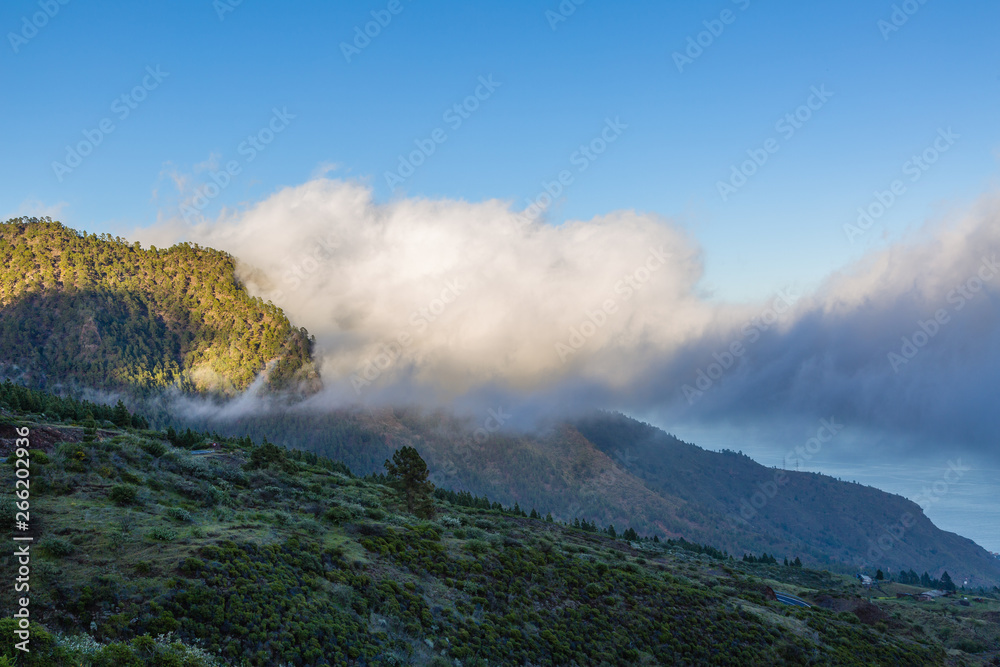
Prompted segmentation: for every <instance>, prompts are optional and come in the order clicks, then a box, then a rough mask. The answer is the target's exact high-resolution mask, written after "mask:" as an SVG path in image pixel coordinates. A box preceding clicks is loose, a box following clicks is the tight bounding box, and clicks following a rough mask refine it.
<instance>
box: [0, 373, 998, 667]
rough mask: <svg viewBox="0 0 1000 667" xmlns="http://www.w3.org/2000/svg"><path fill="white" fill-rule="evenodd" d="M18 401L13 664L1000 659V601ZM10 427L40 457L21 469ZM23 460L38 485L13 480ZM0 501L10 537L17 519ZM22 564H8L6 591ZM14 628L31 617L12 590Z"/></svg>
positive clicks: (0, 655)
mask: <svg viewBox="0 0 1000 667" xmlns="http://www.w3.org/2000/svg"><path fill="white" fill-rule="evenodd" d="M5 396H6V398H5V399H4V400H3V401H2V403H0V456H7V457H8V459H7V461H6V463H5V464H3V465H0V483H2V484H5V485H11V486H12V485H13V479H14V476H15V475H14V473H15V470H17V469H27V470H30V477H31V497H30V503H31V508H30V511H31V517H30V530H29V531H28V532H27V533H20V534H22V535H24V534H30V535H31V536H32V537H33V538H34V542H32V544H31V549H30V553H31V559H30V576H31V579H30V582H31V590H30V594H31V600H30V605H31V611H30V613H31V653H30V654H29V655H26V656H21V659H20V661H19V662H18V664H26V665H39V666H45V667H50V666H51V667H54V666H59V667H61V666H63V665H85V666H91V667H99V666H100V667H105V666H106V667H112V666H113V667H131V666H135V667H138V666H140V665H164V666H166V665H191V666H192V667H194V666H203V667H207V666H210V665H255V666H257V665H259V666H264V665H268V666H269V665H317V666H330V665H405V664H430V665H452V666H468V667H471V666H473V665H476V666H480V667H482V666H485V665H525V664H531V665H626V664H628V665H665V664H685V665H733V666H737V665H739V666H742V665H773V664H800V665H893V666H895V665H913V666H917V665H939V664H944V662H945V659H946V652H947V655H948V659H949V660H951V661H952V662H951V663H950V664H955V665H958V664H985V663H986V662H987V661H988V660H990V659H991V658H992V657H993V655H995V654H996V651H997V649H998V648H1000V633H998V632H997V631H996V628H995V626H994V625H990V619H992V618H994V616H995V615H996V614H998V613H1000V611H998V609H1000V605H998V602H997V600H996V594H997V593H1000V589H994V590H982V591H977V592H976V595H979V596H981V597H980V598H979V601H976V602H975V604H974V605H973V606H964V607H963V606H958V605H957V604H956V602H957V601H956V600H951V599H948V600H941V601H939V602H935V603H928V604H921V603H917V602H914V601H910V600H905V601H899V600H895V599H892V600H885V601H878V604H877V605H876V604H872V603H871V602H870V601H868V600H866V599H863V598H862V595H863V594H864V591H862V590H861V589H860V587H859V586H858V585H857V582H855V581H854V580H853V579H852V578H851V577H849V576H838V575H832V574H830V573H829V572H818V571H811V570H809V569H808V568H802V567H798V566H794V565H782V564H780V562H775V561H774V559H773V558H770V557H766V558H765V557H764V556H763V555H762V557H761V559H759V560H757V561H755V562H749V561H744V560H741V559H739V558H730V557H729V556H727V555H726V554H723V553H721V552H719V551H718V550H716V549H712V548H702V547H700V546H697V545H693V544H690V543H688V542H682V541H675V542H667V541H664V540H652V539H641V538H640V536H637V535H635V534H634V533H633V532H630V531H629V532H627V534H626V535H621V534H618V535H617V536H614V535H611V534H607V533H601V532H598V531H597V530H596V529H595V527H593V526H580V527H579V528H577V527H575V526H574V525H569V526H567V525H563V524H560V523H559V522H557V521H553V520H552V519H551V518H542V516H539V515H538V514H537V513H535V512H532V515H531V517H527V516H525V513H524V512H523V511H522V510H519V509H517V508H512V507H500V506H499V505H497V504H495V503H493V504H491V503H486V502H483V503H477V502H473V503H469V502H467V501H468V500H469V496H468V495H467V494H466V495H462V494H458V495H455V494H439V495H438V497H437V498H435V499H434V500H433V504H432V505H431V506H430V507H429V508H425V507H424V506H423V505H420V507H421V509H420V510H419V511H420V513H421V514H422V515H424V516H422V517H418V516H414V515H413V514H411V513H410V512H409V511H408V509H407V507H408V501H407V497H408V496H407V495H406V493H405V490H404V488H401V487H400V486H398V485H396V484H394V483H392V481H391V480H388V479H386V478H383V477H378V478H375V477H370V478H358V477H356V476H354V475H352V474H351V472H350V471H349V470H348V469H347V468H346V467H345V466H343V465H342V464H341V463H340V462H335V461H331V460H329V459H326V458H323V457H317V456H315V455H312V454H308V453H304V452H296V451H288V450H284V449H281V448H278V447H275V446H273V445H270V444H266V443H263V444H259V445H255V444H254V443H252V442H250V441H249V440H248V439H245V438H240V439H233V440H226V439H223V440H221V441H216V443H215V444H216V446H212V445H211V444H210V442H211V440H213V439H215V437H216V436H200V435H197V434H194V435H191V434H185V436H184V437H174V438H173V440H171V433H170V432H165V431H150V430H138V429H132V428H127V427H125V428H104V429H101V430H99V431H96V432H95V431H94V430H93V429H92V428H88V427H87V425H86V424H84V423H75V422H74V421H73V420H72V414H74V413H75V412H80V411H81V410H82V409H86V406H83V407H79V406H73V405H72V404H71V403H64V404H63V405H62V407H63V409H64V411H65V412H66V415H67V417H66V419H65V420H64V421H62V422H57V423H52V422H49V421H47V420H45V419H42V418H40V417H39V416H38V415H31V414H25V413H23V412H21V411H18V410H14V409H12V408H10V400H11V398H12V397H14V396H17V402H19V403H21V402H23V403H28V404H32V403H39V404H47V403H48V402H49V401H47V400H45V399H44V397H41V398H40V400H35V399H37V398H39V397H37V396H34V395H28V394H24V393H23V392H20V391H19V390H17V389H11V388H9V387H8V389H7V391H6V393H5ZM121 421H123V422H124V421H125V419H124V416H123V418H122V420H121ZM15 428H19V429H21V430H20V435H23V434H24V433H25V429H27V431H28V432H29V435H28V438H29V441H30V453H27V454H26V455H21V454H15V451H16V450H15V448H14V443H15V438H16V437H18V436H17V435H15V433H16V431H15ZM174 435H175V436H176V434H174ZM181 440H184V441H185V444H186V445H187V446H188V447H192V448H194V450H193V451H192V450H191V449H188V448H187V447H183V446H177V443H178V442H180V441H181ZM22 444H23V443H22ZM418 458H419V457H418ZM22 459H27V460H30V466H20V467H15V466H16V464H15V461H18V460H22ZM400 460H402V459H400ZM22 462H23V460H22ZM415 463H416V462H415ZM424 474H426V469H425V470H424ZM0 502H2V504H3V506H2V507H0V519H2V521H3V523H2V526H3V529H4V530H11V529H12V528H14V522H13V517H14V513H13V507H12V502H13V501H12V500H10V499H9V498H8V497H4V498H3V499H2V501H0ZM484 505H485V506H484ZM427 509H429V511H425V510H427ZM540 509H541V511H542V514H543V515H544V514H547V512H546V511H545V508H540ZM428 515H429V516H428ZM14 560H15V557H14V556H13V555H12V554H11V553H10V552H7V553H6V554H5V555H0V563H2V565H3V568H4V571H7V572H10V571H13V567H14V566H15V565H14ZM886 585H888V584H886ZM894 586H897V589H895V590H899V591H900V592H910V591H913V590H916V589H912V588H910V587H905V586H903V587H900V586H898V585H896V584H894ZM775 592H783V593H789V594H793V595H798V596H801V597H803V598H805V599H806V600H807V601H808V603H809V604H811V605H812V606H810V607H803V606H787V605H784V604H781V603H779V602H778V601H777V599H776V595H775ZM0 606H2V609H4V610H10V609H13V608H14V607H15V600H14V592H13V588H12V587H5V589H4V592H3V593H2V594H0ZM4 615H5V616H7V618H5V619H3V620H0V638H2V639H3V641H2V646H0V664H13V663H6V662H5V661H6V659H7V657H8V656H10V657H14V656H15V655H16V654H17V652H16V651H15V649H14V648H13V646H14V643H15V635H14V630H15V629H16V627H17V622H16V620H15V619H13V618H10V614H9V613H5V614H4Z"/></svg>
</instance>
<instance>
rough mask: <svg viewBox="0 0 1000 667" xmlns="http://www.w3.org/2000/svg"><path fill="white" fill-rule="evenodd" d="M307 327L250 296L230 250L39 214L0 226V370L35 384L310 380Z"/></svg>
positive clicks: (126, 386) (196, 385) (187, 385)
mask: <svg viewBox="0 0 1000 667" xmlns="http://www.w3.org/2000/svg"><path fill="white" fill-rule="evenodd" d="M311 345H312V342H311V340H310V339H309V337H308V335H307V333H306V332H305V330H302V329H295V328H293V327H292V326H291V324H289V322H288V320H287V318H286V317H285V316H284V314H283V313H282V312H281V310H280V309H279V308H277V307H275V306H273V305H271V304H270V303H263V302H262V301H261V300H260V299H256V298H253V297H251V296H250V295H249V294H247V292H246V290H245V289H244V288H243V286H242V285H240V284H239V282H238V281H237V280H236V278H235V263H234V260H233V258H232V257H231V256H229V255H227V254H225V253H222V252H218V251H216V250H211V249H208V248H201V247H199V246H197V245H191V244H186V243H185V244H180V245H176V246H174V247H172V248H169V249H165V250H164V249H157V248H155V247H153V248H148V249H143V248H142V247H140V246H139V244H138V243H134V244H128V243H126V242H125V241H124V240H122V239H119V238H111V237H109V236H107V235H102V236H95V235H93V234H91V235H83V234H80V233H78V232H76V231H74V230H72V229H69V228H67V227H64V226H63V225H61V224H59V223H58V222H51V221H49V220H47V219H45V220H37V219H27V218H18V219H14V220H10V221H8V222H7V223H5V224H0V372H3V373H4V374H6V375H7V376H8V377H15V378H18V379H21V380H23V381H25V382H28V383H29V384H33V385H35V386H39V387H54V386H58V385H61V384H69V385H76V386H81V387H90V388H97V389H107V390H129V391H130V392H146V393H148V392H149V391H151V390H156V389H162V388H166V387H170V386H179V387H181V388H183V389H186V390H192V391H202V392H215V393H220V394H224V395H227V394H234V393H236V392H238V391H241V390H244V389H246V388H247V387H249V386H250V384H251V383H252V382H253V381H254V379H255V377H257V376H258V374H260V373H261V372H262V371H264V370H265V369H267V370H268V376H267V385H268V387H269V388H271V389H275V390H277V389H286V388H291V387H293V386H295V385H298V384H300V383H303V382H304V383H306V385H307V386H308V385H312V386H315V384H316V383H317V382H318V376H317V375H316V372H315V370H314V369H313V366H312V362H311V356H310V355H311Z"/></svg>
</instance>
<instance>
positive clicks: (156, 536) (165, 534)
mask: <svg viewBox="0 0 1000 667" xmlns="http://www.w3.org/2000/svg"><path fill="white" fill-rule="evenodd" d="M146 536H147V537H149V539H151V540H156V541H158V542H172V541H174V540H176V539H177V531H176V530H171V529H170V528H164V527H162V526H156V527H154V528H153V529H152V530H150V531H149V532H148V533H147V534H146Z"/></svg>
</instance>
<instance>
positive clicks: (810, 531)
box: [193, 409, 1000, 586]
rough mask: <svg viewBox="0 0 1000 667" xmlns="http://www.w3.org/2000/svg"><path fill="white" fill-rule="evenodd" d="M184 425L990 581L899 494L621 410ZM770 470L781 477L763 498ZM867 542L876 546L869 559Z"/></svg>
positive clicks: (738, 540)
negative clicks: (510, 421) (715, 448)
mask: <svg viewBox="0 0 1000 667" xmlns="http://www.w3.org/2000/svg"><path fill="white" fill-rule="evenodd" d="M193 425H194V426H196V427H198V428H204V429H212V430H218V431H219V432H225V433H229V434H231V435H249V436H251V437H253V438H254V439H258V440H259V439H262V438H268V439H270V440H272V441H274V442H278V443H281V444H283V445H286V446H289V447H297V448H303V449H307V450H310V451H313V452H316V453H319V454H323V455H325V456H330V457H333V458H336V459H338V460H342V461H344V462H346V463H347V464H348V465H349V466H350V467H351V469H352V470H357V471H359V472H361V473H364V474H367V473H370V472H377V471H378V470H380V469H381V463H382V461H384V460H385V459H386V458H387V457H388V456H390V455H391V454H392V452H393V451H394V450H395V449H397V448H399V447H401V446H404V445H408V446H412V447H414V448H416V449H417V450H418V451H419V452H420V453H421V455H422V456H423V457H424V458H425V459H426V460H427V463H428V466H429V468H430V470H431V473H432V479H434V481H435V482H436V483H437V484H439V485H440V486H443V487H445V488H451V489H466V490H469V491H471V492H472V493H474V494H477V495H487V496H489V497H490V498H493V499H495V500H497V501H500V502H502V503H504V504H508V505H513V504H514V503H515V502H517V503H519V504H520V505H521V506H522V507H524V508H526V509H530V508H532V507H536V508H542V507H544V508H547V510H548V511H551V512H552V513H553V515H554V516H556V517H557V518H560V519H563V520H569V521H572V520H573V519H574V518H579V519H586V520H588V521H594V522H596V523H598V524H599V525H602V526H606V525H608V524H613V525H615V526H616V527H618V528H619V529H624V528H625V527H629V526H631V527H632V528H634V529H635V530H637V531H638V532H639V533H641V534H642V533H644V534H654V533H655V534H659V535H661V536H665V537H673V538H679V537H683V538H685V539H688V540H694V541H698V542H703V543H707V544H713V545H716V546H718V547H719V548H723V549H726V550H728V551H729V552H730V553H735V554H743V553H750V552H753V553H759V552H761V551H766V552H768V553H777V554H779V555H780V556H788V557H789V558H794V557H796V556H799V557H800V558H802V559H803V560H804V561H805V562H806V563H810V564H812V565H814V566H819V567H829V568H832V569H836V570H839V571H844V572H852V573H856V572H858V570H859V569H864V570H865V571H869V572H871V573H874V571H875V569H876V568H882V569H883V570H887V569H888V570H890V571H893V572H897V571H899V570H900V569H904V568H905V569H915V570H917V571H918V572H923V571H927V572H929V573H930V574H931V575H932V576H933V577H939V576H941V574H942V573H943V572H944V571H949V572H950V573H952V574H953V575H957V576H961V577H962V580H964V579H966V578H968V580H969V581H970V582H972V583H973V585H990V586H992V585H997V584H1000V560H997V559H996V558H993V557H992V556H991V555H990V554H989V553H987V552H986V550H984V549H983V548H982V547H980V546H978V545H976V544H975V543H974V542H972V541H971V540H969V539H967V538H964V537H961V536H958V535H955V534H954V533H948V532H945V531H942V530H940V529H939V528H937V527H936V526H934V524H933V523H931V521H930V520H929V519H928V518H927V517H926V516H925V515H924V513H923V511H922V510H921V509H920V507H919V506H918V505H916V504H915V503H913V502H912V501H909V500H907V499H905V498H903V497H901V496H898V495H894V494H889V493H885V492H883V491H880V490H879V489H875V488H872V487H866V486H862V485H859V484H854V483H849V482H843V481H839V480H837V479H834V478H832V477H829V476H826V475H819V474H814V473H797V472H791V471H788V472H785V471H777V470H775V469H772V468H767V467H765V466H762V465H760V464H758V463H756V462H754V461H753V460H751V459H750V458H748V457H746V456H742V455H739V454H736V453H732V452H731V453H718V452H709V451H706V450H703V449H701V448H699V447H696V446H694V445H691V444H688V443H684V442H681V441H679V440H677V439H676V438H674V437H672V436H670V435H668V434H666V433H664V432H663V431H660V430H659V429H656V428H654V427H651V426H649V425H647V424H642V423H640V422H637V421H635V420H632V419H629V418H627V417H623V416H620V415H613V414H608V413H598V414H596V415H594V416H591V417H588V418H586V419H580V420H577V421H576V422H575V423H572V424H561V425H559V426H558V427H556V428H552V429H549V430H547V431H544V432H539V433H527V434H515V433H503V432H498V433H494V434H492V435H491V436H490V437H489V438H486V439H483V438H481V437H479V438H477V437H476V436H475V435H474V432H475V429H476V428H477V426H478V425H477V424H474V423H471V422H469V421H466V420H461V419H457V418H455V417H453V416H449V415H446V414H440V413H439V414H429V415H428V414H421V413H419V412H416V411H412V410H400V409H397V410H384V411H381V412H377V413H369V412H350V411H340V412H335V413H326V414H318V413H315V412H309V411H305V410H300V411H294V410H293V411H283V412H272V413H266V412H263V411H261V412H258V413H256V414H253V415H245V416H242V417H240V418H239V419H238V420H237V421H235V422H222V421H199V422H193ZM778 472H783V474H784V477H783V478H781V480H782V481H781V483H776V484H775V486H774V488H773V489H771V488H769V487H768V483H769V482H774V480H775V475H776V474H777V473H778ZM762 488H763V489H764V490H765V491H767V492H768V495H766V496H759V497H758V498H757V500H759V499H760V498H764V499H765V500H766V502H765V503H764V504H763V506H762V507H760V508H755V507H753V506H751V508H752V509H753V510H754V512H753V513H752V514H750V513H747V515H748V516H749V519H744V518H743V517H742V515H741V512H745V508H746V506H747V505H750V503H751V502H755V499H754V496H755V494H757V493H758V492H759V491H760V490H761V489H762ZM772 492H773V496H771V495H770V494H771V493H772ZM902 523H905V524H907V525H905V526H902V528H903V531H902V533H900V532H899V527H900V526H901V524H902ZM887 535H888V537H887ZM880 540H881V544H882V547H885V546H886V545H888V547H887V548H881V547H880V548H878V550H876V551H873V547H875V546H876V545H879V544H880Z"/></svg>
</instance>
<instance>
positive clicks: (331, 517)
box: [323, 505, 351, 526]
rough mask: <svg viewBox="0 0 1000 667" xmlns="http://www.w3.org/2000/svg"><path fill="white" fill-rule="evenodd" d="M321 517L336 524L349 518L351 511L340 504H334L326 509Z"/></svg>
mask: <svg viewBox="0 0 1000 667" xmlns="http://www.w3.org/2000/svg"><path fill="white" fill-rule="evenodd" d="M323 518H324V519H326V520H327V521H329V522H330V523H332V524H333V525H335V526H337V525H340V524H342V523H344V522H345V521H350V520H351V513H350V511H348V510H347V509H346V508H344V507H341V506H340V505H334V506H333V507H331V508H330V509H328V510H327V511H325V512H323Z"/></svg>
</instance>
